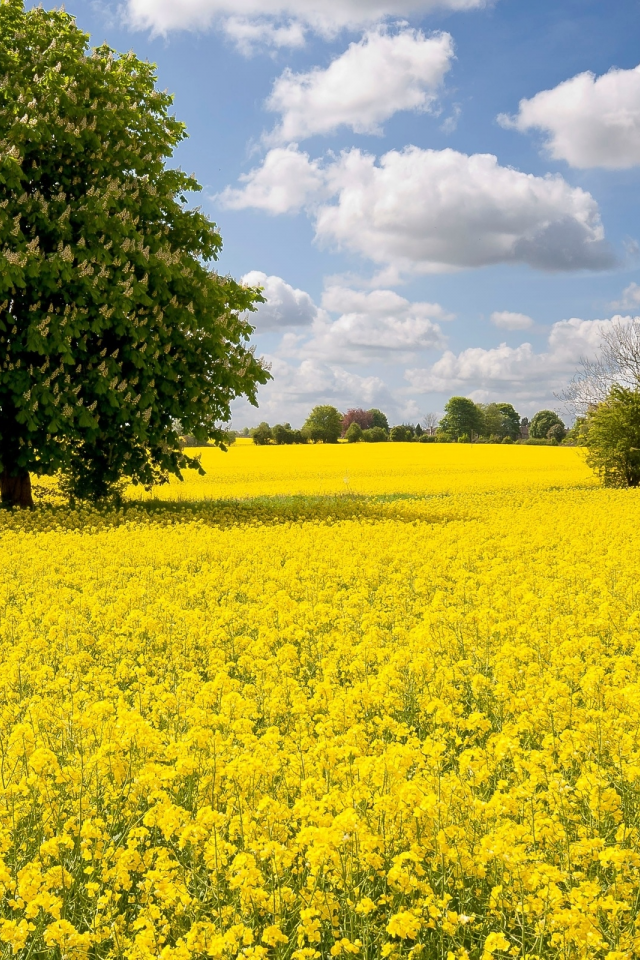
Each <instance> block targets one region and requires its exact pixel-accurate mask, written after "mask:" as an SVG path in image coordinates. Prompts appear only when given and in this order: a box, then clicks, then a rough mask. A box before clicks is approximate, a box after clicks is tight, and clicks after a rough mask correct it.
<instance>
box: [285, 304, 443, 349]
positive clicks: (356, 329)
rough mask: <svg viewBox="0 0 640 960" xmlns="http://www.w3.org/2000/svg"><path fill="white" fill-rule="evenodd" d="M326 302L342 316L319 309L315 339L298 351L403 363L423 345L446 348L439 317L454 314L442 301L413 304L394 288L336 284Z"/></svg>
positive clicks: (330, 308) (327, 306)
mask: <svg viewBox="0 0 640 960" xmlns="http://www.w3.org/2000/svg"><path fill="white" fill-rule="evenodd" d="M322 305H323V307H324V308H325V311H330V312H333V313H341V316H339V317H338V319H337V320H331V319H330V317H329V316H328V313H327V312H325V311H323V312H321V313H319V314H318V317H317V319H316V320H315V321H314V324H313V337H312V339H311V340H309V341H308V342H307V343H304V344H301V345H299V346H298V347H297V351H298V353H299V354H304V355H305V356H307V357H309V356H312V357H318V358H321V359H323V360H327V361H337V362H340V363H358V364H367V363H371V362H372V361H374V360H378V361H382V362H385V363H397V362H398V361H401V360H406V361H408V360H410V359H411V358H412V357H413V356H415V354H416V352H418V351H421V350H429V349H434V348H440V349H442V348H443V347H444V346H445V339H444V336H443V334H442V330H441V329H440V327H439V326H438V324H437V323H436V322H434V320H443V319H446V320H450V319H453V315H452V314H448V313H446V311H444V310H443V309H442V307H441V306H440V305H439V304H437V303H411V302H410V301H409V300H405V298H404V297H401V296H399V295H398V294H397V293H394V291H392V290H373V291H372V292H371V293H364V292H362V291H360V290H351V289H349V288H347V287H330V288H329V289H328V290H326V291H325V293H324V295H323V298H322Z"/></svg>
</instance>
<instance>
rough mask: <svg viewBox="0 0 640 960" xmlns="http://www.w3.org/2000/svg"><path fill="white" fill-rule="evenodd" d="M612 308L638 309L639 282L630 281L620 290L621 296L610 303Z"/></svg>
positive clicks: (639, 307)
mask: <svg viewBox="0 0 640 960" xmlns="http://www.w3.org/2000/svg"><path fill="white" fill-rule="evenodd" d="M611 307H612V309H613V310H636V311H638V310H640V284H638V283H630V284H629V286H628V287H625V288H624V290H623V291H622V298H621V299H620V300H614V301H613V303H612V304H611Z"/></svg>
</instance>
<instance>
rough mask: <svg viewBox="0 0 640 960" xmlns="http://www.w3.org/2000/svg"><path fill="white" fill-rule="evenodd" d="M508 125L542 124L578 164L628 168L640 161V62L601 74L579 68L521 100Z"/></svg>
mask: <svg viewBox="0 0 640 960" xmlns="http://www.w3.org/2000/svg"><path fill="white" fill-rule="evenodd" d="M498 120H499V121H500V122H501V123H502V124H503V126H507V127H514V128H515V129H516V130H520V131H523V132H524V131H527V130H531V129H537V130H542V131H543V132H544V133H545V134H546V135H547V141H546V147H547V149H548V151H549V153H550V154H551V156H552V157H554V158H555V159H556V160H566V161H567V163H569V164H570V165H571V166H572V167H579V168H582V169H586V168H589V167H604V168H607V169H610V170H623V169H626V168H628V167H633V166H636V165H637V164H640V66H638V67H635V68H634V69H633V70H610V71H609V72H608V73H605V74H603V76H601V77H596V76H595V74H593V73H590V72H587V73H579V74H578V75H577V76H575V77H572V78H571V79H570V80H565V81H564V82H563V83H560V84H558V86H557V87H554V88H553V89H552V90H543V91H541V92H540V93H537V94H536V95H535V96H534V97H532V98H531V99H530V100H521V101H520V105H519V109H518V113H517V114H516V116H515V117H508V116H506V115H505V114H501V115H500V116H499V117H498Z"/></svg>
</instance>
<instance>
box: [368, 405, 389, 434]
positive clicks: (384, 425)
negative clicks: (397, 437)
mask: <svg viewBox="0 0 640 960" xmlns="http://www.w3.org/2000/svg"><path fill="white" fill-rule="evenodd" d="M367 413H369V414H370V415H371V426H372V427H380V428H381V429H382V430H384V431H385V433H388V432H389V421H388V420H387V418H386V416H385V414H384V413H383V412H382V410H378V409H377V408H376V407H372V408H371V410H367Z"/></svg>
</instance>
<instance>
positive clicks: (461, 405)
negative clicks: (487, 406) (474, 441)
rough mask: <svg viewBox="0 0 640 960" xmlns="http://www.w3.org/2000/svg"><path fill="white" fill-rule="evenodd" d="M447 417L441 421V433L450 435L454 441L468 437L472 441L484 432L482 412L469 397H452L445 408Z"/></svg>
mask: <svg viewBox="0 0 640 960" xmlns="http://www.w3.org/2000/svg"><path fill="white" fill-rule="evenodd" d="M444 411H445V415H444V417H443V418H442V420H441V421H440V431H441V432H442V433H445V434H448V435H449V436H450V437H452V438H453V439H454V440H459V439H460V438H461V437H463V436H464V437H466V438H467V440H470V439H471V438H472V437H473V435H474V434H476V435H477V434H479V433H481V432H482V423H483V417H482V411H481V410H480V408H479V407H478V406H477V405H476V404H475V403H474V402H473V400H469V399H468V398H467V397H451V399H450V400H449V401H448V402H447V404H446V406H445V408H444Z"/></svg>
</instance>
